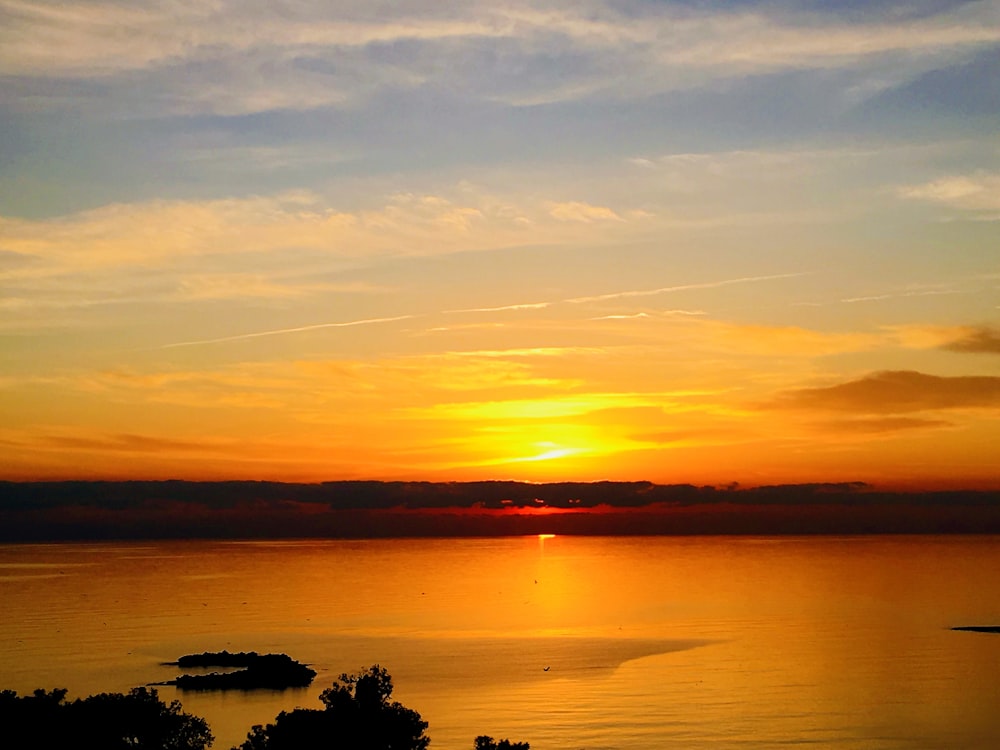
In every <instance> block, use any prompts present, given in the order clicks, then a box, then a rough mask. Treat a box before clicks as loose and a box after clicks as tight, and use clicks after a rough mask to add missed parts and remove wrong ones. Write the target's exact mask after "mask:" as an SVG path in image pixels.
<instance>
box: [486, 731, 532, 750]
mask: <svg viewBox="0 0 1000 750" xmlns="http://www.w3.org/2000/svg"><path fill="white" fill-rule="evenodd" d="M475 750H530V745H528V743H527V742H511V741H510V740H495V739H493V738H492V737H488V736H487V735H485V734H481V735H479V736H478V737H476V744H475Z"/></svg>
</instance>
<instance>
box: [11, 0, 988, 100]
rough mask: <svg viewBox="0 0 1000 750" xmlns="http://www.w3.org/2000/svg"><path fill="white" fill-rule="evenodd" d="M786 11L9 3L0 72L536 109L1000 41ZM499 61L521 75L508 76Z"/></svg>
mask: <svg viewBox="0 0 1000 750" xmlns="http://www.w3.org/2000/svg"><path fill="white" fill-rule="evenodd" d="M780 11H781V12H778V9H776V10H773V11H769V10H768V9H766V8H761V7H757V8H754V9H740V8H708V9H706V8H700V9H692V8H690V7H685V8H677V7H674V6H672V5H662V4H657V5H655V6H654V5H648V4H647V5H646V6H644V7H643V6H640V5H638V4H630V7H621V6H618V5H614V4H606V3H596V4H595V3H587V4H583V5H581V4H579V3H565V2H552V3H549V4H546V5H545V6H543V7H539V6H537V5H536V4H532V3H528V2H513V3H505V4H504V5H503V6H502V7H499V6H496V5H490V4H487V5H483V4H480V3H465V4H461V5H458V6H455V5H446V6H434V5H433V4H432V5H427V4H419V5H414V4H408V3H400V4H394V5H393V6H392V7H391V8H384V7H380V8H379V9H378V12H377V13H376V11H375V9H374V8H370V7H367V6H365V5H364V4H358V5H354V6H350V7H344V6H341V5H333V6H324V5H321V4H320V5H312V6H311V7H301V8H297V9H296V11H295V12H283V11H281V10H278V9H277V8H275V7H273V6H271V5H268V4H261V5H257V6H246V5H245V4H239V3H235V2H232V1H231V0H223V1H222V2H217V3H211V4H204V3H200V4H199V3H196V4H177V3H171V2H167V1H166V0H162V1H160V2H157V1H154V0H150V1H149V2H145V3H143V4H140V5H136V4H133V5H129V6H123V5H121V4H118V3H112V2H96V3H91V4H87V5H81V4H76V5H69V6H66V5H62V6H53V5H51V4H47V3H35V2H29V1H27V0H5V2H3V3H2V4H0V19H2V23H0V29H3V32H2V35H0V73H3V74H6V75H7V76H50V77H53V78H61V79H64V80H70V81H72V80H73V79H91V80H96V81H101V82H102V83H106V82H107V81H108V80H109V79H115V78H119V79H124V80H129V79H132V80H134V79H138V80H139V81H140V82H141V83H142V84H144V85H146V86H147V87H148V86H150V85H153V86H155V90H157V91H158V92H159V93H160V96H157V97H151V98H149V99H148V100H147V105H154V106H155V105H159V106H161V107H163V106H166V107H168V108H173V109H174V110H175V111H187V112H191V111H203V112H215V113H221V114H242V113H247V112H257V111H264V110H268V109H277V108H289V109H306V108H312V107H320V106H331V105H344V104H350V103H352V102H356V101H357V100H358V99H359V98H360V97H365V96H370V95H372V93H374V92H378V91H384V90H391V89H397V90H399V89H404V88H411V89H412V88H417V87H419V86H425V85H428V84H429V83H434V84H437V85H439V86H447V87H449V88H451V89H452V90H455V91H469V92H477V93H478V95H479V96H481V97H483V98H486V99H491V100H503V101H507V102H511V103H514V104H517V105H523V104H526V103H540V102H551V101H560V100H568V99H581V98H586V97H592V96H595V95H602V96H614V97H623V96H640V95H648V94H649V93H650V92H656V91H664V90H670V89H677V88H687V87H690V86H692V85H697V84H700V83H704V82H707V81H712V80H718V79H720V78H722V79H724V78H733V77H740V76H746V75H754V74H760V73H768V72H773V71H782V70H797V69H821V68H837V69H849V68H863V67H864V66H865V65H866V64H871V63H872V61H875V62H880V61H881V60H882V59H883V58H885V57H889V56H894V57H895V60H894V61H893V62H894V65H895V67H896V68H897V69H898V68H900V67H902V68H903V69H904V70H921V69H923V68H925V67H926V66H927V65H929V64H932V62H930V61H932V60H934V59H935V58H940V57H942V56H953V55H955V54H960V53H962V52H963V51H966V50H969V49H978V48H982V47H983V46H985V45H990V44H995V43H996V42H997V41H998V40H1000V28H998V24H997V20H996V18H995V14H993V13H992V12H991V4H990V3H970V4H967V5H964V6H962V7H959V8H952V9H946V10H944V11H943V12H940V13H937V14H927V15H924V16H922V17H913V18H910V19H906V20H905V21H903V22H901V21H900V20H899V19H898V18H888V17H882V16H880V15H878V14H876V13H872V14H871V17H870V19H868V20H867V22H864V23H860V22H854V23H847V22H844V21H843V20H842V19H841V18H840V17H838V16H833V15H832V14H831V15H830V16H826V17H824V16H821V15H819V14H816V13H805V12H802V13H796V12H795V11H794V10H793V9H790V8H789V7H788V6H786V5H782V6H781V7H780ZM236 15H238V16H239V18H240V19H241V22H240V23H234V22H233V17H234V16H236ZM818 15H819V17H817V16H818ZM390 50H391V51H392V52H391V53H390V52H389V51H390ZM497 55H499V56H500V57H501V59H502V60H504V61H505V62H506V63H507V64H506V65H496V57H497ZM488 62H492V64H488ZM897 75H899V74H898V73H897ZM873 77H874V76H873ZM75 95H76V96H77V97H79V96H81V95H85V89H82V88H81V89H80V90H78V91H77V92H75Z"/></svg>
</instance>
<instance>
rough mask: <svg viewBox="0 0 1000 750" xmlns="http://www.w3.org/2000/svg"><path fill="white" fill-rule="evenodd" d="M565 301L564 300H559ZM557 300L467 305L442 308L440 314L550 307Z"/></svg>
mask: <svg viewBox="0 0 1000 750" xmlns="http://www.w3.org/2000/svg"><path fill="white" fill-rule="evenodd" d="M561 301H565V300H561ZM555 304H558V301H557V302H523V303H521V304H519V305H501V306H500V307H467V308H464V309H462V310H442V311H441V314H442V315H456V314H458V313H484V312H504V311H506V310H540V309H541V308H543V307H550V306H551V305H555Z"/></svg>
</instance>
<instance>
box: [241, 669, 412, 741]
mask: <svg viewBox="0 0 1000 750" xmlns="http://www.w3.org/2000/svg"><path fill="white" fill-rule="evenodd" d="M391 696H392V678H391V677H390V676H389V673H388V672H387V671H386V670H385V669H383V668H382V667H380V666H379V665H377V664H376V665H374V666H372V667H369V669H368V670H367V671H365V672H361V673H359V674H355V675H348V674H342V675H340V678H339V680H337V681H335V682H334V683H333V685H332V686H331V687H329V688H327V689H326V690H324V691H323V692H322V693H321V694H320V696H319V699H320V701H321V702H322V703H323V705H324V708H323V709H321V710H320V709H306V708H297V709H295V710H294V711H282V712H281V713H280V714H278V716H277V718H276V719H275V721H274V723H273V724H268V725H267V726H266V727H262V726H260V725H259V724H258V725H257V726H255V727H254V728H253V729H252V730H251V731H250V733H249V734H248V735H247V739H246V741H245V742H244V743H243V744H242V745H240V750H320V749H322V750H331V749H339V748H344V749H345V750H426V748H427V745H428V743H429V742H430V739H429V738H428V737H426V736H425V735H424V730H425V729H427V722H426V721H423V720H422V719H421V718H420V714H418V713H417V712H416V711H414V710H413V709H410V708H406V706H404V705H403V704H402V703H399V702H398V701H392V700H390V698H391Z"/></svg>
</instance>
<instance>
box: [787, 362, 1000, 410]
mask: <svg viewBox="0 0 1000 750" xmlns="http://www.w3.org/2000/svg"><path fill="white" fill-rule="evenodd" d="M778 405H779V406H785V407H790V408H799V409H824V410H833V411H853V412H859V413H863V414H899V413H906V412H916V411H925V410H931V409H963V408H990V409H996V408H1000V377H994V376H958V377H941V376H937V375H927V374H925V373H921V372H914V371H912V370H896V371H885V372H876V373H872V374H870V375H866V376H865V377H863V378H859V379H858V380H851V381H848V382H846V383H840V384H838V385H833V386H827V387H824V388H802V389H799V390H794V391H789V392H787V393H785V394H784V395H782V396H781V397H780V398H779V400H778Z"/></svg>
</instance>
